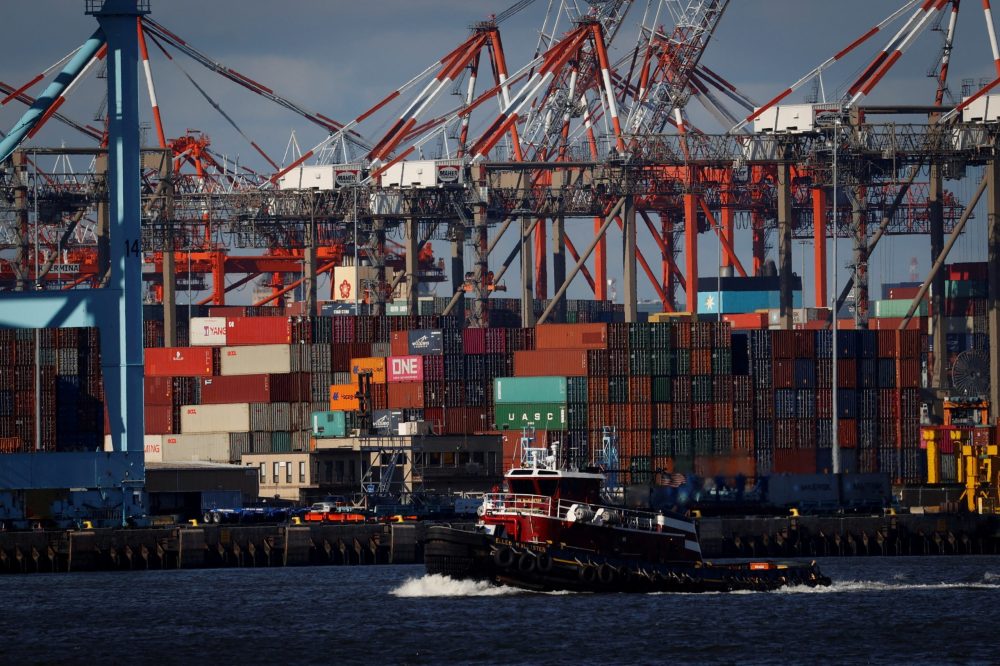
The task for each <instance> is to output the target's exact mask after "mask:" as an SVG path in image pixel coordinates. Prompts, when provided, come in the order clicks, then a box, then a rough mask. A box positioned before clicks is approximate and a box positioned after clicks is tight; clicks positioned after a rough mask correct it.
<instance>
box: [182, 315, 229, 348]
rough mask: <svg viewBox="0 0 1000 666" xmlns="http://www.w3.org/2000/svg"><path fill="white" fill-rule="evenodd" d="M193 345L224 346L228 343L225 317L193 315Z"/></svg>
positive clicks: (191, 335)
mask: <svg viewBox="0 0 1000 666" xmlns="http://www.w3.org/2000/svg"><path fill="white" fill-rule="evenodd" d="M190 337H191V346H192V347H222V346H225V344H226V318H225V317H191V329H190Z"/></svg>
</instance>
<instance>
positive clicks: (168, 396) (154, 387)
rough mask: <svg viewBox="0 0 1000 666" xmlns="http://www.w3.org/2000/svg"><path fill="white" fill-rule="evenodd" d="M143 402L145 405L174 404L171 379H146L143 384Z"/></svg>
mask: <svg viewBox="0 0 1000 666" xmlns="http://www.w3.org/2000/svg"><path fill="white" fill-rule="evenodd" d="M143 393H144V394H145V395H144V397H143V402H144V403H145V404H146V405H172V404H174V378H173V377H146V380H145V381H144V382H143Z"/></svg>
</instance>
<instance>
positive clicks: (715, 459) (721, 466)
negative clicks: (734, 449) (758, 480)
mask: <svg viewBox="0 0 1000 666" xmlns="http://www.w3.org/2000/svg"><path fill="white" fill-rule="evenodd" d="M694 473H695V474H696V475H698V476H700V477H703V478H714V477H717V476H722V477H725V478H728V479H732V478H734V477H737V476H744V477H747V478H753V477H754V476H755V475H756V474H757V461H756V460H755V459H754V458H753V457H751V456H747V455H746V454H745V453H744V452H742V451H741V452H739V453H738V454H736V453H734V454H732V455H727V456H695V458H694Z"/></svg>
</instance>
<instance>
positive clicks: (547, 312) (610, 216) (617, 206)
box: [536, 197, 625, 324]
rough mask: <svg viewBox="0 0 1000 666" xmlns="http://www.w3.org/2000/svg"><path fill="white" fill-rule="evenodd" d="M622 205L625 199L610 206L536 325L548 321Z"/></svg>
mask: <svg viewBox="0 0 1000 666" xmlns="http://www.w3.org/2000/svg"><path fill="white" fill-rule="evenodd" d="M624 205H625V197H622V198H621V199H619V200H618V202H617V203H616V204H615V205H614V206H612V208H611V212H610V213H608V216H607V217H606V218H605V219H604V223H603V224H602V225H601V226H600V227H599V228H598V229H597V233H595V234H594V240H593V241H592V242H591V243H590V247H588V248H587V251H586V252H584V253H583V254H582V255H580V258H579V259H578V260H577V262H576V265H575V266H573V270H571V271H570V272H569V275H567V276H566V281H565V282H563V283H562V285H561V286H560V287H559V289H558V290H557V291H556V294H555V296H553V297H552V301H551V302H550V303H549V306H548V307H547V308H545V311H544V312H543V313H542V316H541V317H539V318H538V321H537V322H536V324H544V323H545V322H546V320H548V318H549V316H550V315H551V314H552V310H554V309H555V305H556V303H557V302H558V301H559V299H560V298H562V297H563V296H564V295H565V294H566V290H567V289H569V285H570V284H572V282H573V278H575V277H576V274H577V273H579V272H580V270H581V269H582V268H583V265H584V263H586V261H587V259H589V258H590V255H591V254H593V252H594V248H596V247H597V245H598V244H599V243H600V241H601V239H602V238H604V232H606V231H607V230H608V227H610V226H611V223H612V222H614V221H615V217H616V216H617V215H618V213H619V212H620V211H621V209H622V207H623V206H624Z"/></svg>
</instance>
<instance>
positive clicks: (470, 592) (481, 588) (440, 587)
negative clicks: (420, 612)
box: [390, 574, 521, 597]
mask: <svg viewBox="0 0 1000 666" xmlns="http://www.w3.org/2000/svg"><path fill="white" fill-rule="evenodd" d="M519 592H521V590H518V589H515V588H513V587H503V586H497V585H492V584H491V583H489V582H487V581H482V580H455V579H454V578H449V577H448V576H442V575H440V574H428V575H426V576H421V577H420V578H408V579H407V580H406V581H404V582H403V584H402V585H400V586H399V587H397V588H396V589H395V590H393V591H392V592H391V593H390V594H392V595H393V596H396V597H497V596H502V595H506V594H517V593H519Z"/></svg>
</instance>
